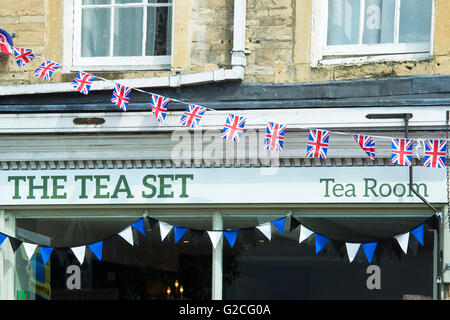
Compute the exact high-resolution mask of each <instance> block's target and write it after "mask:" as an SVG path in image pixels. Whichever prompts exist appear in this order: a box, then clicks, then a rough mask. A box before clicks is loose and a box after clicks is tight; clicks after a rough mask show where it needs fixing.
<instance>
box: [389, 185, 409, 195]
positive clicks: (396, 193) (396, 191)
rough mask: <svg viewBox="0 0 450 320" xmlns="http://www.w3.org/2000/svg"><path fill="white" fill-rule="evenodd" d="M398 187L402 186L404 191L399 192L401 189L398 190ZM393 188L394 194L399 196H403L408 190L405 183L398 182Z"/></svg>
mask: <svg viewBox="0 0 450 320" xmlns="http://www.w3.org/2000/svg"><path fill="white" fill-rule="evenodd" d="M398 187H401V188H402V192H399V191H398V190H397V188H398ZM392 190H393V191H394V194H395V195H396V196H397V197H403V196H404V195H405V192H406V187H405V185H404V184H401V183H397V184H396V185H395V186H394V188H392Z"/></svg>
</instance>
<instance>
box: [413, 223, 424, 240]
mask: <svg viewBox="0 0 450 320" xmlns="http://www.w3.org/2000/svg"><path fill="white" fill-rule="evenodd" d="M411 234H412V235H413V236H414V237H415V238H416V239H417V240H418V241H419V242H420V244H421V245H423V224H421V225H420V226H418V227H417V228H415V229H414V230H411Z"/></svg>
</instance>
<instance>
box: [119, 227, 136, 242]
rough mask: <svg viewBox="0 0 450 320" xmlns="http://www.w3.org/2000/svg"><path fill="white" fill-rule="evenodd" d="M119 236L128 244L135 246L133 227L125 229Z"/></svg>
mask: <svg viewBox="0 0 450 320" xmlns="http://www.w3.org/2000/svg"><path fill="white" fill-rule="evenodd" d="M118 235H119V236H121V237H122V238H123V239H124V240H125V241H126V242H128V243H129V244H131V245H132V246H133V245H134V242H133V230H132V229H131V226H129V227H128V228H125V229H124V230H122V231H121V232H119V233H118Z"/></svg>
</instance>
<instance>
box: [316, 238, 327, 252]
mask: <svg viewBox="0 0 450 320" xmlns="http://www.w3.org/2000/svg"><path fill="white" fill-rule="evenodd" d="M327 242H328V238H327V237H325V236H322V235H320V234H318V233H316V254H318V253H319V252H320V250H322V248H323V247H325V245H326V244H327Z"/></svg>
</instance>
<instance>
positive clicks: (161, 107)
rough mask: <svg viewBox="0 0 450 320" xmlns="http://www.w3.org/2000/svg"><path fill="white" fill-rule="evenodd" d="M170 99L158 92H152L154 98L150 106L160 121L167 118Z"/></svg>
mask: <svg viewBox="0 0 450 320" xmlns="http://www.w3.org/2000/svg"><path fill="white" fill-rule="evenodd" d="M169 101H170V99H169V98H165V97H163V96H159V95H157V94H152V99H151V100H150V106H151V108H152V113H153V115H154V116H155V118H156V120H158V121H159V122H161V123H162V122H164V120H165V119H166V112H167V105H168V104H169Z"/></svg>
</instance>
